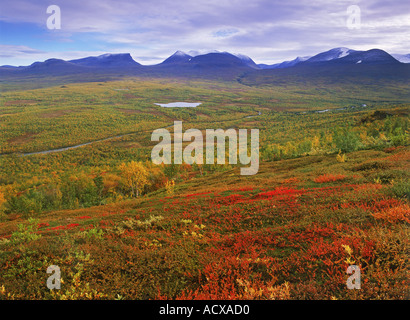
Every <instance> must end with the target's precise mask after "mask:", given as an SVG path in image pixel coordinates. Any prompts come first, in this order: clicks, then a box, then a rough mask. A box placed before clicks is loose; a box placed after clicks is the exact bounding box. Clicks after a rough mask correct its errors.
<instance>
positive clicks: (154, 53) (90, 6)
mask: <svg viewBox="0 0 410 320" xmlns="http://www.w3.org/2000/svg"><path fill="white" fill-rule="evenodd" d="M50 5H57V6H58V7H59V8H60V13H61V24H60V27H61V28H59V29H58V28H57V29H49V28H48V25H47V20H49V22H50V21H51V22H53V23H55V22H56V21H57V20H54V19H53V18H54V17H55V12H54V11H49V13H47V8H48V7H49V6H50ZM352 5H354V6H356V7H350V6H352ZM349 7H350V9H348V8H349ZM352 8H354V10H355V11H352ZM358 9H359V10H360V12H359V11H358ZM349 10H350V11H349ZM352 12H353V14H354V16H352ZM359 13H360V21H359V19H358V18H357V17H358V14H359ZM359 22H360V23H359ZM49 26H50V25H49ZM409 39H410V1H406V0H393V1H388V0H383V1H381V0H363V1H360V0H356V1H352V0H334V1H332V0H331V1H329V0H309V1H295V0H280V1H277V0H246V1H245V0H229V1H228V0H206V1H203V0H193V1H187V0H172V1H170V0H115V1H114V0H12V1H11V0H0V65H17V66H18V65H29V64H31V63H33V62H35V61H44V60H46V59H49V58H59V59H64V60H70V59H76V58H83V57H86V56H97V55H101V54H105V53H130V54H131V56H132V57H133V59H134V60H135V61H137V62H139V63H141V64H143V65H150V64H156V63H159V62H162V61H163V60H164V59H166V58H167V57H169V56H170V55H172V54H173V53H174V52H175V51H177V50H181V51H184V52H189V51H199V52H209V51H212V50H219V51H227V52H231V53H235V54H237V53H240V54H244V55H247V56H249V57H251V58H252V59H253V60H254V61H255V62H256V63H266V64H273V63H277V62H282V61H285V60H292V59H294V58H296V57H297V56H312V55H315V54H317V53H319V52H323V51H327V50H329V49H332V48H336V47H347V48H350V49H354V50H369V49H373V48H378V49H382V50H385V51H387V52H389V53H393V54H408V53H410V44H409Z"/></svg>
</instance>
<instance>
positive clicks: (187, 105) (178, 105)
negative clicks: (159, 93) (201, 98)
mask: <svg viewBox="0 0 410 320" xmlns="http://www.w3.org/2000/svg"><path fill="white" fill-rule="evenodd" d="M154 104H156V105H157V106H160V107H164V108H195V107H197V106H199V105H200V104H202V103H201V102H199V103H191V102H171V103H154Z"/></svg>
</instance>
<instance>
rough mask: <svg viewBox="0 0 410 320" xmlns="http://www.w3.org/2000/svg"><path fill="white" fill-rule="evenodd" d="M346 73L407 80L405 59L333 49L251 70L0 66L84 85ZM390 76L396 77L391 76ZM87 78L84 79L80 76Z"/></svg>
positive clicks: (204, 60) (197, 62) (211, 65)
mask: <svg viewBox="0 0 410 320" xmlns="http://www.w3.org/2000/svg"><path fill="white" fill-rule="evenodd" d="M346 72H347V73H351V75H355V74H364V75H367V76H379V77H380V76H381V77H384V76H388V77H389V78H391V77H395V76H397V77H398V79H401V78H403V79H405V80H406V78H407V80H408V79H410V54H408V55H395V54H394V55H390V54H389V53H387V52H386V51H383V50H380V49H372V50H367V51H358V50H352V49H349V48H345V47H340V48H334V49H331V50H328V51H325V52H321V53H319V54H317V55H314V56H304V57H297V58H296V59H294V60H289V61H284V62H281V63H276V64H273V65H266V64H256V63H255V62H254V61H253V60H252V59H251V58H250V57H248V56H246V55H242V54H232V53H229V52H219V51H212V52H208V53H199V52H194V51H190V52H188V53H185V52H182V51H176V52H175V53H174V54H173V55H171V56H170V57H168V58H167V59H165V60H164V61H163V62H161V63H159V64H156V65H142V64H140V63H138V62H136V61H135V60H134V59H133V58H132V57H131V55H130V54H129V53H119V54H104V55H100V56H97V57H85V58H81V59H75V60H68V61H66V60H61V59H48V60H46V61H44V62H35V63H33V64H31V65H29V66H20V67H14V66H1V67H0V81H1V80H2V79H4V80H7V79H18V78H26V77H33V76H37V77H41V76H43V77H46V76H71V77H78V78H82V79H84V80H85V79H88V80H89V79H90V77H91V78H92V76H95V77H96V78H99V77H103V76H111V77H113V76H115V77H121V76H153V77H189V78H212V79H221V80H234V79H236V80H238V79H244V78H246V77H248V76H250V77H253V78H255V77H256V78H258V79H260V78H261V77H262V78H265V79H267V78H269V75H275V76H276V77H277V76H278V75H283V76H285V77H286V76H289V75H306V76H308V75H309V73H310V74H312V75H313V74H316V75H318V74H329V73H330V74H334V75H344V74H346ZM393 73H396V74H393ZM85 75H87V76H85Z"/></svg>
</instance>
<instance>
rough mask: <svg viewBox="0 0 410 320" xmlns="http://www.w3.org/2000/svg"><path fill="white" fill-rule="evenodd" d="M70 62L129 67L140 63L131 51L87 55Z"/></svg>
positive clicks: (92, 65) (80, 64)
mask: <svg viewBox="0 0 410 320" xmlns="http://www.w3.org/2000/svg"><path fill="white" fill-rule="evenodd" d="M68 62H71V63H74V64H76V65H79V66H86V67H129V66H136V65H140V64H139V63H138V62H136V61H134V59H132V57H131V55H130V54H129V53H106V54H103V55H100V56H97V57H86V58H82V59H75V60H70V61H68Z"/></svg>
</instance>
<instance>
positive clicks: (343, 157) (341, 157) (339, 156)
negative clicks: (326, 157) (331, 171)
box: [336, 150, 346, 162]
mask: <svg viewBox="0 0 410 320" xmlns="http://www.w3.org/2000/svg"><path fill="white" fill-rule="evenodd" d="M336 160H337V162H346V155H345V154H342V152H341V151H340V150H339V153H338V154H337V156H336Z"/></svg>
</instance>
